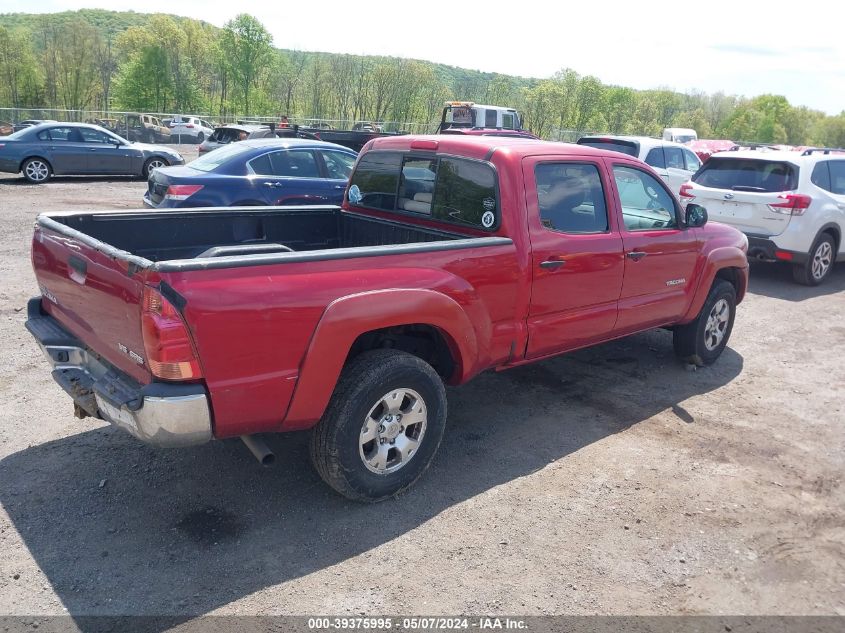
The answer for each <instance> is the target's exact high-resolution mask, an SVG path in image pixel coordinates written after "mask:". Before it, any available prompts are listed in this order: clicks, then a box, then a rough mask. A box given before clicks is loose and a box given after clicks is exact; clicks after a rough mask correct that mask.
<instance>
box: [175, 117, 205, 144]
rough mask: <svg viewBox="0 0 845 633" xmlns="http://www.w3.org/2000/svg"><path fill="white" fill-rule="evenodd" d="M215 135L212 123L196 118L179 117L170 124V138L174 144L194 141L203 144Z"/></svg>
mask: <svg viewBox="0 0 845 633" xmlns="http://www.w3.org/2000/svg"><path fill="white" fill-rule="evenodd" d="M213 133H214V128H213V127H212V125H211V123H209V122H208V121H205V120H203V119H200V118H199V117H195V116H179V115H177V116H176V117H175V118H174V119H173V120H172V121H171V122H170V138H171V139H172V141H173V142H174V143H177V142H182V141H189V140H190V141H193V142H195V143H202V142H203V141H204V140H205V139H207V138H208V137H209V136H211V135H212V134H213Z"/></svg>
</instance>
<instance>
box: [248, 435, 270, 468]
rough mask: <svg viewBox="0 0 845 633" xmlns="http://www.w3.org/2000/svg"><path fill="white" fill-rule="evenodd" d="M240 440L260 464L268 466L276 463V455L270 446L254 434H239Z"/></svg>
mask: <svg viewBox="0 0 845 633" xmlns="http://www.w3.org/2000/svg"><path fill="white" fill-rule="evenodd" d="M241 441H242V442H243V443H244V444H245V445H246V447H247V448H248V449H249V452H250V453H252V455H253V456H254V457H255V459H257V460H258V463H259V464H261V465H262V466H265V467H268V466H272V465H273V464H275V463H276V455H275V454H274V453H273V451H271V450H270V447H269V446H267V444H265V443H264V440H262V439H260V438H259V437H258V436H256V435H241Z"/></svg>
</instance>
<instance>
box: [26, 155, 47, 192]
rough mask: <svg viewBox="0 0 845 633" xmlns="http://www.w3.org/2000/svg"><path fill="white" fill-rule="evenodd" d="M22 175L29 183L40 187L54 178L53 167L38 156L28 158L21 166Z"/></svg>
mask: <svg viewBox="0 0 845 633" xmlns="http://www.w3.org/2000/svg"><path fill="white" fill-rule="evenodd" d="M21 173H22V174H23V177H24V178H26V180H27V181H28V182H31V183H32V184H33V185H40V184H43V183H45V182H47V181H48V180H50V178H52V177H53V166H52V165H51V164H50V163H49V162H48V161H47V160H45V159H43V158H40V157H38V156H34V157H32V158H27V159H26V160H25V161H24V162H23V164H22V165H21Z"/></svg>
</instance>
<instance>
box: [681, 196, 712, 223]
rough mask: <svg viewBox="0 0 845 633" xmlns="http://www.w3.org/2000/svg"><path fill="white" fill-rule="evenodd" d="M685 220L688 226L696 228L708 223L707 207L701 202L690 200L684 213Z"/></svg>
mask: <svg viewBox="0 0 845 633" xmlns="http://www.w3.org/2000/svg"><path fill="white" fill-rule="evenodd" d="M684 221H685V223H686V225H687V226H688V227H691V228H696V227H699V226H704V225H705V224H707V209H705V208H704V207H702V206H701V205H700V204H696V203H695V202H690V203H689V204H688V205H687V208H686V212H685V214H684Z"/></svg>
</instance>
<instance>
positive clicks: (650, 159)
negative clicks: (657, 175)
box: [645, 147, 666, 169]
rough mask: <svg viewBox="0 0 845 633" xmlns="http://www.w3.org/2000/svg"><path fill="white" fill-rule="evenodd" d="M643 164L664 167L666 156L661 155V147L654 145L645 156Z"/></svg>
mask: <svg viewBox="0 0 845 633" xmlns="http://www.w3.org/2000/svg"><path fill="white" fill-rule="evenodd" d="M645 164H646V165H651V166H652V167H654V168H655V169H666V157H665V156H663V148H662V147H654V148H652V149H651V150H649V152H648V155H647V156H646V157H645Z"/></svg>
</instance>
